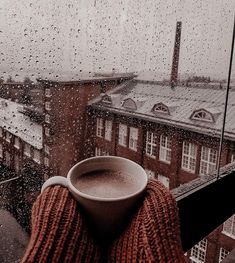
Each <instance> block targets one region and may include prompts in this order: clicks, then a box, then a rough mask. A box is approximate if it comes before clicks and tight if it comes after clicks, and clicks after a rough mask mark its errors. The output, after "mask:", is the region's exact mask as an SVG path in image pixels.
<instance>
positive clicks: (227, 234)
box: [221, 231, 235, 239]
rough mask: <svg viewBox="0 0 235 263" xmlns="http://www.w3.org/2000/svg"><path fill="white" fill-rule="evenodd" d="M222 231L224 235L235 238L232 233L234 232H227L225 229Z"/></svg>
mask: <svg viewBox="0 0 235 263" xmlns="http://www.w3.org/2000/svg"><path fill="white" fill-rule="evenodd" d="M221 233H222V234H223V235H225V236H227V237H230V238H232V239H235V236H234V235H232V234H230V233H227V232H225V231H221Z"/></svg>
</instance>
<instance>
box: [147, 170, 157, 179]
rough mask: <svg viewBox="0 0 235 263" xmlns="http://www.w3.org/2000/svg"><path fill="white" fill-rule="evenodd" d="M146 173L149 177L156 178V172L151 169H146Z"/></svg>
mask: <svg viewBox="0 0 235 263" xmlns="http://www.w3.org/2000/svg"><path fill="white" fill-rule="evenodd" d="M145 172H146V174H147V175H148V178H155V172H154V171H152V170H149V169H145Z"/></svg>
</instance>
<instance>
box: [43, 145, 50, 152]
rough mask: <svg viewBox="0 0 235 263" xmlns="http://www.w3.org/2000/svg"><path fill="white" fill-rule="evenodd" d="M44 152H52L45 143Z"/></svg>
mask: <svg viewBox="0 0 235 263" xmlns="http://www.w3.org/2000/svg"><path fill="white" fill-rule="evenodd" d="M44 152H45V153H47V154H50V147H49V146H48V145H46V144H44Z"/></svg>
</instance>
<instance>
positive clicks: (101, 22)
mask: <svg viewBox="0 0 235 263" xmlns="http://www.w3.org/2000/svg"><path fill="white" fill-rule="evenodd" d="M234 10H235V1H234V0H145V1H137V0H109V1H107V0H67V1H64V0H38V1H29V0H17V1H16V0H1V1H0V50H1V53H0V61H1V63H0V74H1V75H4V76H5V77H6V76H8V75H9V74H12V76H13V78H16V79H17V77H18V76H17V75H15V74H16V73H17V74H19V75H25V74H29V75H30V77H33V75H37V74H41V73H42V72H43V71H48V70H49V71H51V72H53V74H56V72H60V71H73V72H76V73H80V72H81V73H82V72H89V71H91V72H94V71H111V70H112V69H115V70H116V71H119V72H120V71H124V72H126V71H136V72H139V71H141V72H142V71H144V72H149V71H150V72H152V73H153V74H155V77H156V78H158V77H160V76H164V77H168V76H169V74H170V68H171V62H172V54H173V45H174V36H175V26H176V21H177V20H181V21H182V36H181V52H180V66H179V73H180V74H181V75H183V76H184V75H185V74H197V75H207V76H211V77H212V78H215V77H216V78H227V72H228V64H229V54H230V48H231V39H232V26H233V15H234ZM234 63H235V62H234ZM32 74H33V75H32Z"/></svg>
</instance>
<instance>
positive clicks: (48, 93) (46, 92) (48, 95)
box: [45, 88, 51, 97]
mask: <svg viewBox="0 0 235 263" xmlns="http://www.w3.org/2000/svg"><path fill="white" fill-rule="evenodd" d="M45 97H51V89H50V88H46V89H45Z"/></svg>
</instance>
